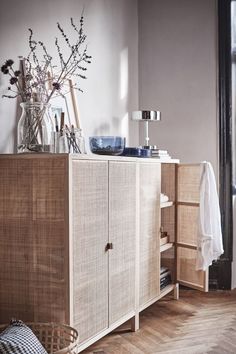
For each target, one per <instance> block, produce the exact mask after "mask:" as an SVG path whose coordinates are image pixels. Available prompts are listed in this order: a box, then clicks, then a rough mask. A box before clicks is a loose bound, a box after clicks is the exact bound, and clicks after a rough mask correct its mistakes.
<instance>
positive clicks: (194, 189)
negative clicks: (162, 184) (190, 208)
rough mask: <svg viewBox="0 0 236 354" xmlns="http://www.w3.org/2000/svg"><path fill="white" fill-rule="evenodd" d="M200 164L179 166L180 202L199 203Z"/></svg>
mask: <svg viewBox="0 0 236 354" xmlns="http://www.w3.org/2000/svg"><path fill="white" fill-rule="evenodd" d="M199 185H200V165H179V166H178V193H177V195H178V202H188V203H199Z"/></svg>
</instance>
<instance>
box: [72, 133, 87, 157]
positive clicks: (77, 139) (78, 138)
mask: <svg viewBox="0 0 236 354" xmlns="http://www.w3.org/2000/svg"><path fill="white" fill-rule="evenodd" d="M68 148H69V152H70V153H72V154H75V153H77V154H86V151H85V142H84V137H83V136H82V129H79V128H74V129H72V131H71V133H70V137H69V138H68Z"/></svg>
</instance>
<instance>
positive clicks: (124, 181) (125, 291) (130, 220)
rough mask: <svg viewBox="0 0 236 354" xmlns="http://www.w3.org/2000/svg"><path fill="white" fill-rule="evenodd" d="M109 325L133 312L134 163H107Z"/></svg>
mask: <svg viewBox="0 0 236 354" xmlns="http://www.w3.org/2000/svg"><path fill="white" fill-rule="evenodd" d="M109 242H111V243H112V244H113V249H111V250H109V251H108V254H109V325H111V324H113V323H114V322H116V321H118V320H119V319H121V318H122V317H124V316H126V315H128V314H130V313H131V312H134V310H135V244H136V163H134V162H119V161H114V162H112V161H111V162H109Z"/></svg>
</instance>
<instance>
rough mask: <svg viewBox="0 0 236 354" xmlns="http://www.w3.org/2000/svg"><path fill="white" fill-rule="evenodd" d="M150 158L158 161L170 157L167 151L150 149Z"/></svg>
mask: <svg viewBox="0 0 236 354" xmlns="http://www.w3.org/2000/svg"><path fill="white" fill-rule="evenodd" d="M151 151H152V157H155V158H158V159H165V160H166V159H171V156H170V155H169V153H168V151H167V150H160V149H152V150H151Z"/></svg>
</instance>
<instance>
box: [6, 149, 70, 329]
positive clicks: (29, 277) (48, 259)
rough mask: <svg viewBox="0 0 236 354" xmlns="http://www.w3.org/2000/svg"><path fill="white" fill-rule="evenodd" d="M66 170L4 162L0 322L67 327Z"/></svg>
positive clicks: (50, 164) (61, 163)
mask: <svg viewBox="0 0 236 354" xmlns="http://www.w3.org/2000/svg"><path fill="white" fill-rule="evenodd" d="M66 166H67V164H66V159H65V157H63V156H61V157H56V158H51V157H48V158H44V157H40V156H39V157H37V158H32V157H28V158H24V155H23V156H22V157H21V156H20V157H18V156H17V157H13V158H9V159H8V158H5V157H3V158H0V181H1V183H0V284H1V286H0V323H7V322H9V321H10V319H11V318H12V317H16V318H20V319H22V320H23V321H27V322H29V321H34V322H59V323H60V322H62V323H68V320H69V318H68V316H67V313H68V301H67V292H68V285H67V282H68V267H67V262H66V261H65V259H66V249H67V248H66V242H67V241H66V240H67V238H68V236H67V235H68V233H67V225H66V219H65V218H66V215H67V214H66V209H67V197H66V195H67V192H66V191H67V182H66V181H67V179H66V177H65V174H66Z"/></svg>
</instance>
